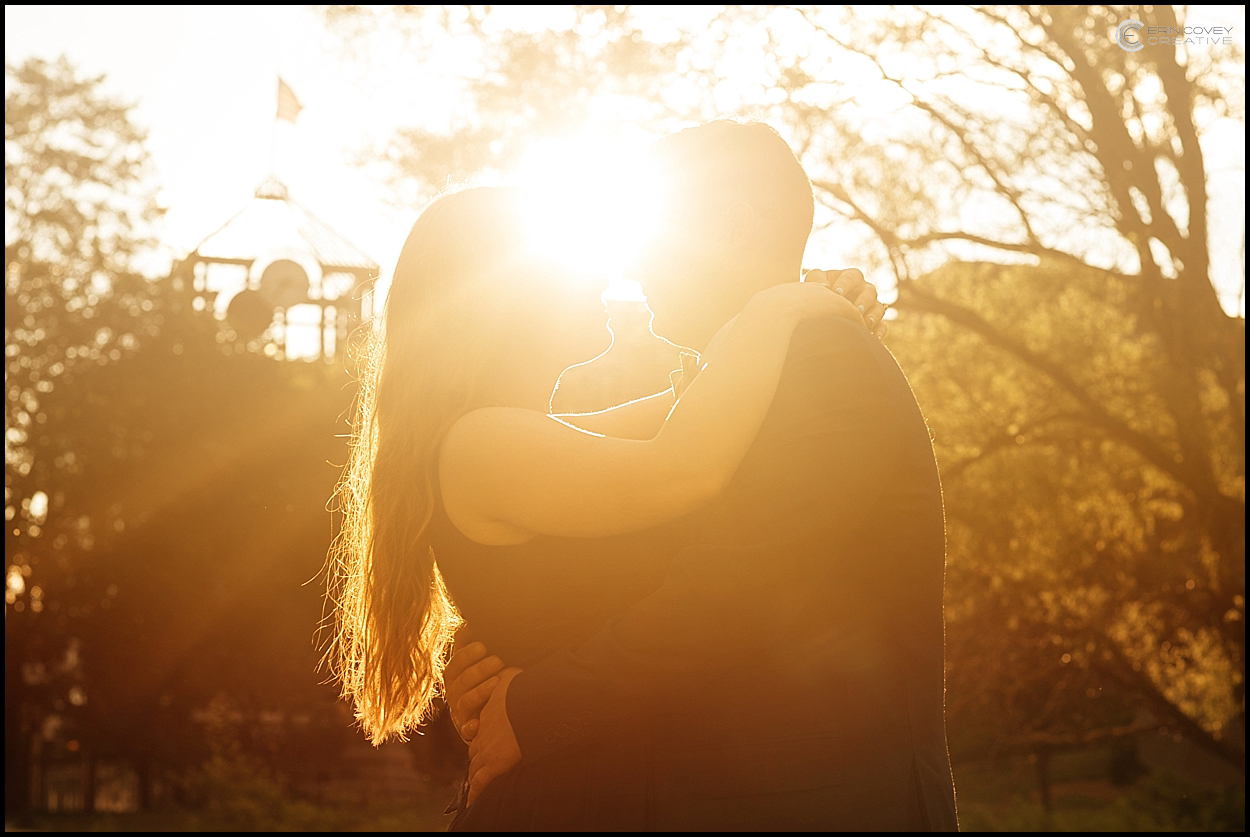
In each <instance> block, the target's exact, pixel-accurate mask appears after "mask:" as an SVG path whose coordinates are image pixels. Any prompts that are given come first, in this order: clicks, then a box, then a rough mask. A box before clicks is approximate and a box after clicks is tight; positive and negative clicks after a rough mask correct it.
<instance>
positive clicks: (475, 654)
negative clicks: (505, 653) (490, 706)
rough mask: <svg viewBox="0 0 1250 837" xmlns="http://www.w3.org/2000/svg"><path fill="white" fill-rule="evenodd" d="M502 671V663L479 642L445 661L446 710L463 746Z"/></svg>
mask: <svg viewBox="0 0 1250 837" xmlns="http://www.w3.org/2000/svg"><path fill="white" fill-rule="evenodd" d="M503 668H504V665H503V660H501V659H499V658H498V657H494V656H491V655H489V654H488V653H487V652H486V646H485V645H483V644H482V643H480V642H474V643H470V644H469V645H466V646H465V647H464V648H461V649H459V650H457V651H456V652H455V653H454V654H452V655H451V659H450V660H448V662H447V668H446V669H444V671H443V683H444V684H445V686H444V691H445V694H446V700H447V709H448V711H449V712H451V722H452V723H453V724H454V725H455V727H456V732H458V733H459V734H460V738H461V740H462V741H464V743H466V744H468V743H470V742H472V741H473V738H474V737H475V736H476V735H477V731H478V726H479V721H478V718H479V716H480V715H481V713H482V707H484V706H485V705H486V701H488V700H490V696H491V692H493V691H494V690H495V687H496V686H498V685H499V676H498V675H499V672H501V671H503Z"/></svg>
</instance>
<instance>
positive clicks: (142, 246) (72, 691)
mask: <svg viewBox="0 0 1250 837" xmlns="http://www.w3.org/2000/svg"><path fill="white" fill-rule="evenodd" d="M5 82H6V84H5V87H6V93H5V155H4V156H5V165H4V167H5V193H4V194H5V248H4V249H5V306H4V310H5V521H6V525H7V526H8V531H7V532H6V533H5V558H6V561H5V564H6V573H7V576H6V577H7V581H8V585H7V590H6V607H5V804H6V809H7V808H10V807H13V806H16V807H17V808H18V809H20V808H22V807H24V806H25V804H26V802H27V801H28V800H27V794H26V789H25V785H24V782H25V780H26V779H27V778H28V772H29V771H28V770H26V765H27V762H26V760H27V758H28V756H29V747H30V746H31V742H32V738H31V735H32V732H33V730H34V727H35V725H36V724H37V723H39V722H41V721H42V720H43V718H44V716H45V714H46V711H47V709H48V708H50V707H55V706H62V707H65V706H70V705H73V704H74V703H75V702H76V701H77V700H78V698H79V696H80V694H81V689H80V685H79V678H80V676H81V667H80V661H81V658H80V656H79V653H78V645H77V643H76V641H75V638H74V636H73V634H72V632H71V631H69V630H68V626H67V622H66V621H65V620H66V615H65V614H62V615H61V616H59V617H56V618H50V617H49V616H41V613H42V612H43V610H44V608H45V606H47V605H48V604H49V603H50V602H51V601H52V600H53V598H54V597H55V596H57V595H59V594H60V593H61V592H62V591H64V590H65V589H66V588H67V587H68V586H72V584H73V583H74V581H73V579H74V571H73V568H72V567H71V565H70V564H69V563H68V562H66V561H52V560H49V561H43V562H41V561H40V557H41V553H42V552H43V550H41V549H39V548H38V547H40V546H43V545H45V544H47V543H49V542H50V541H53V540H57V539H61V538H63V539H64V543H65V544H69V543H70V542H71V541H72V542H73V543H86V542H89V541H90V540H91V539H92V538H93V537H94V533H93V531H92V530H91V528H90V522H89V521H87V520H86V519H83V520H80V521H72V522H70V523H71V525H69V526H68V527H67V531H65V532H63V533H60V534H58V535H55V536H54V535H49V536H48V537H46V538H44V537H42V535H43V529H44V528H45V526H47V525H48V523H49V519H50V518H51V519H52V520H56V519H57V513H58V511H59V507H60V505H61V503H63V502H64V496H63V495H62V494H59V493H58V492H57V491H56V490H55V488H54V486H55V485H56V484H57V483H58V481H59V480H60V478H62V477H65V476H70V475H73V474H75V473H76V472H77V470H78V465H79V461H78V459H77V456H76V454H77V453H78V452H77V451H74V450H54V449H51V448H50V446H49V437H48V435H47V426H46V422H47V418H48V416H47V412H46V410H45V409H44V402H45V400H46V399H47V398H48V396H49V394H50V393H52V392H53V391H54V390H55V389H56V388H57V387H60V386H63V385H64V384H65V383H66V382H67V381H68V380H69V379H70V378H71V377H72V376H73V375H74V374H75V373H76V372H78V371H80V370H82V369H84V368H89V367H93V366H97V365H103V364H109V363H113V362H116V361H117V360H119V359H120V358H122V357H123V356H124V355H126V354H129V353H131V352H133V351H134V350H135V349H136V347H137V346H138V345H139V342H140V341H141V340H142V339H144V338H146V337H149V336H151V335H152V334H153V333H154V332H155V329H156V327H157V325H158V323H159V318H160V312H159V311H158V310H157V300H156V297H155V294H154V290H155V288H154V286H153V285H152V284H151V283H150V282H148V281H147V280H145V279H144V278H143V277H142V276H140V275H139V274H138V272H137V271H136V270H135V260H136V259H137V258H138V257H139V256H140V255H141V254H142V253H143V252H144V251H145V250H147V249H148V248H149V247H151V245H152V227H151V223H152V222H153V221H154V220H155V219H156V217H157V216H158V214H159V213H158V211H157V210H156V208H155V204H154V201H153V195H154V191H155V190H154V188H153V186H152V184H151V181H150V179H149V172H148V159H147V152H146V150H145V148H144V146H143V141H144V136H143V132H142V131H141V130H139V129H138V128H137V127H136V126H135V125H134V124H133V123H132V122H131V120H130V116H129V110H128V107H127V106H126V105H124V104H122V103H119V102H117V101H114V100H113V99H111V98H110V97H108V96H107V95H106V94H105V92H104V91H103V89H102V78H89V79H84V78H81V77H79V76H78V75H77V74H76V73H75V71H74V70H73V68H72V67H71V66H70V65H69V63H68V62H66V61H65V60H64V59H61V60H60V61H57V62H46V61H42V60H38V59H32V60H29V61H27V62H26V63H24V64H22V65H20V66H12V65H9V64H6V65H5ZM71 478H72V477H71ZM79 524H81V525H79Z"/></svg>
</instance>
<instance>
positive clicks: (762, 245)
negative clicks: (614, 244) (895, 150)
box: [637, 120, 814, 347]
mask: <svg viewBox="0 0 1250 837" xmlns="http://www.w3.org/2000/svg"><path fill="white" fill-rule="evenodd" d="M649 157H650V164H651V166H652V167H653V169H654V174H655V176H656V177H657V181H658V182H659V183H660V184H662V186H661V190H662V192H663V193H664V198H663V200H662V201H661V207H662V208H661V210H660V217H659V219H658V224H657V225H656V230H657V231H656V233H655V235H654V239H653V241H652V243H651V246H650V247H649V249H648V252H647V255H646V256H645V257H644V258H643V259H642V261H641V262H640V263H639V264H638V266H637V278H638V279H639V281H640V282H642V284H643V287H644V289H645V290H646V293H647V298H648V301H649V302H650V304H651V308H652V309H653V310H654V311H655V312H656V327H657V329H658V330H659V331H660V332H661V333H663V334H665V335H666V336H669V337H671V338H672V339H674V340H676V341H677V342H679V343H685V344H686V345H692V346H696V347H702V346H703V345H704V344H705V342H706V341H707V340H708V339H709V338H710V337H711V336H712V334H713V333H715V331H716V329H717V328H719V327H720V325H722V324H723V323H724V322H725V321H727V320H728V319H729V318H730V317H732V316H734V315H735V314H736V313H737V312H738V311H739V310H740V309H741V308H742V306H743V305H744V304H745V303H746V301H747V300H748V299H749V298H750V297H751V296H752V295H753V294H755V293H756V292H757V291H760V290H763V289H764V288H767V287H770V286H771V285H775V284H778V283H780V282H786V281H794V280H796V279H797V278H798V275H799V269H800V267H801V263H802V258H803V248H804V247H805V246H806V243H807V237H808V235H809V234H810V233H811V229H812V215H813V209H814V203H813V200H812V187H811V183H810V182H809V181H808V179H807V175H806V174H805V173H804V171H803V167H802V166H800V165H799V161H798V160H797V159H795V156H794V153H793V152H792V151H791V150H790V148H789V146H787V145H786V142H785V140H783V139H782V138H781V136H780V135H779V134H778V133H777V132H776V131H774V130H773V129H772V128H770V127H769V126H768V125H765V124H764V123H762V122H734V121H730V120H717V121H715V122H709V123H707V124H704V125H699V126H697V127H694V128H687V129H686V130H684V131H680V132H678V133H676V134H672V135H671V136H668V137H665V138H664V139H662V140H660V141H659V142H657V143H656V144H655V145H653V146H652V147H651V149H650V152H649Z"/></svg>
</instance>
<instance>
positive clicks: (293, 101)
mask: <svg viewBox="0 0 1250 837" xmlns="http://www.w3.org/2000/svg"><path fill="white" fill-rule="evenodd" d="M303 109H304V106H303V105H301V104H300V103H299V99H297V98H295V91H294V90H292V89H291V88H290V87H288V86H287V83H286V82H285V81H283V80H282V79H281V78H279V79H278V118H279V119H285V120H286V121H287V122H294V121H295V117H297V116H299V112H300V111H301V110H303Z"/></svg>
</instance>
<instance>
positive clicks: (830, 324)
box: [790, 314, 876, 358]
mask: <svg viewBox="0 0 1250 837" xmlns="http://www.w3.org/2000/svg"><path fill="white" fill-rule="evenodd" d="M875 343H876V338H875V337H873V336H872V335H871V334H869V333H868V329H866V328H864V326H863V325H862V324H861V323H857V322H855V321H853V320H848V319H847V318H846V317H839V316H836V315H833V314H830V315H829V316H827V317H813V318H812V319H810V320H804V321H803V322H801V323H799V324H798V325H797V326H795V328H794V335H793V336H792V337H791V338H790V356H791V357H796V358H798V357H806V356H809V355H819V354H828V353H831V352H855V351H856V350H860V351H862V350H865V349H871V347H872V346H873V344H875Z"/></svg>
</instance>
